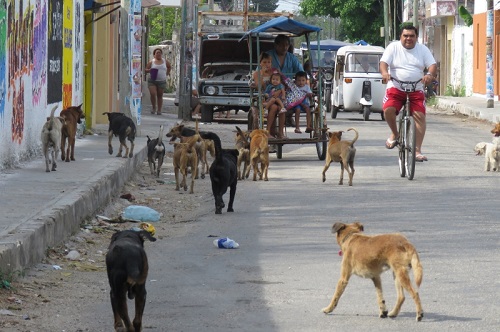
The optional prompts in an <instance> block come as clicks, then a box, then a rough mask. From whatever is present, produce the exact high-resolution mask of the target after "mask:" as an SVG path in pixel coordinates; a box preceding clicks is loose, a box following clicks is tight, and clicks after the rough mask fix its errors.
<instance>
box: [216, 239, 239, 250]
mask: <svg viewBox="0 0 500 332" xmlns="http://www.w3.org/2000/svg"><path fill="white" fill-rule="evenodd" d="M214 245H215V246H216V247H217V248H222V249H236V248H238V247H239V246H240V245H239V244H238V242H236V241H234V240H231V239H230V238H228V237H223V238H221V239H215V240H214Z"/></svg>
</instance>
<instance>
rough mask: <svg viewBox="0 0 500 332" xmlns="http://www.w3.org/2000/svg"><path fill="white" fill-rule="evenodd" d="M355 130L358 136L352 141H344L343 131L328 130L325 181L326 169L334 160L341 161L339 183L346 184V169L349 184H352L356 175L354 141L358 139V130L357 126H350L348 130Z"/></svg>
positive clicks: (325, 169)
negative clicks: (331, 131)
mask: <svg viewBox="0 0 500 332" xmlns="http://www.w3.org/2000/svg"><path fill="white" fill-rule="evenodd" d="M350 130H354V132H356V136H354V139H353V140H352V141H342V140H341V139H342V133H343V132H342V131H336V132H333V133H330V132H328V133H327V134H328V137H329V138H330V139H329V141H328V151H327V154H326V163H325V167H324V168H323V182H325V181H326V174H325V173H326V171H327V170H328V168H329V167H330V164H331V163H332V162H334V161H335V162H338V163H340V181H339V184H340V185H342V184H344V169H345V170H346V171H347V174H349V185H350V186H352V178H353V177H354V156H355V155H356V148H355V147H354V143H355V142H356V141H357V140H358V136H359V135H358V131H357V130H356V129H355V128H349V129H347V131H350Z"/></svg>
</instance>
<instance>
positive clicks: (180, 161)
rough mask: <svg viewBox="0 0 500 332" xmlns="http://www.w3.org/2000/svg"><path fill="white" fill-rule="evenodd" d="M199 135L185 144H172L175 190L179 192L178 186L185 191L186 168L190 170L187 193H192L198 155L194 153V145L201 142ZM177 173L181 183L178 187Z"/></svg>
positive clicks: (187, 140)
mask: <svg viewBox="0 0 500 332" xmlns="http://www.w3.org/2000/svg"><path fill="white" fill-rule="evenodd" d="M201 140H202V138H201V136H200V135H199V134H195V135H193V136H191V137H188V138H187V139H186V142H185V143H174V146H175V148H174V159H173V164H174V173H175V190H179V186H181V187H183V188H184V191H186V190H187V173H188V168H190V169H191V189H190V190H189V193H190V194H192V193H194V189H193V188H194V179H195V178H196V176H197V175H198V154H197V153H196V149H195V145H196V143H197V142H199V141H201ZM179 171H180V172H181V174H182V182H181V183H180V185H179Z"/></svg>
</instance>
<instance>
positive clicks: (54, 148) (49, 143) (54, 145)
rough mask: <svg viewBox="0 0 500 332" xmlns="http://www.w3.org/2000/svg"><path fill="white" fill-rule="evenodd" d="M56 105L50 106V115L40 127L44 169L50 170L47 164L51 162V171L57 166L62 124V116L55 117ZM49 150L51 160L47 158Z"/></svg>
mask: <svg viewBox="0 0 500 332" xmlns="http://www.w3.org/2000/svg"><path fill="white" fill-rule="evenodd" d="M56 109H57V106H54V108H52V111H51V112H50V117H48V118H47V122H45V124H44V125H43V128H42V134H41V139H42V152H43V155H44V156H45V171H46V172H50V170H49V164H50V163H51V162H52V171H55V170H56V167H57V162H56V160H57V155H58V154H59V149H60V148H61V132H62V128H63V125H64V118H62V117H55V116H54V113H55V111H56ZM49 150H51V151H50V154H51V156H52V161H50V160H49Z"/></svg>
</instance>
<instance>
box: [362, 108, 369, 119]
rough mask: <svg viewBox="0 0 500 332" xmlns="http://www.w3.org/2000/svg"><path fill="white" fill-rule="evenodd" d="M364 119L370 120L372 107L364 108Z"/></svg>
mask: <svg viewBox="0 0 500 332" xmlns="http://www.w3.org/2000/svg"><path fill="white" fill-rule="evenodd" d="M363 119H364V120H365V121H368V120H370V107H369V106H363Z"/></svg>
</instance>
